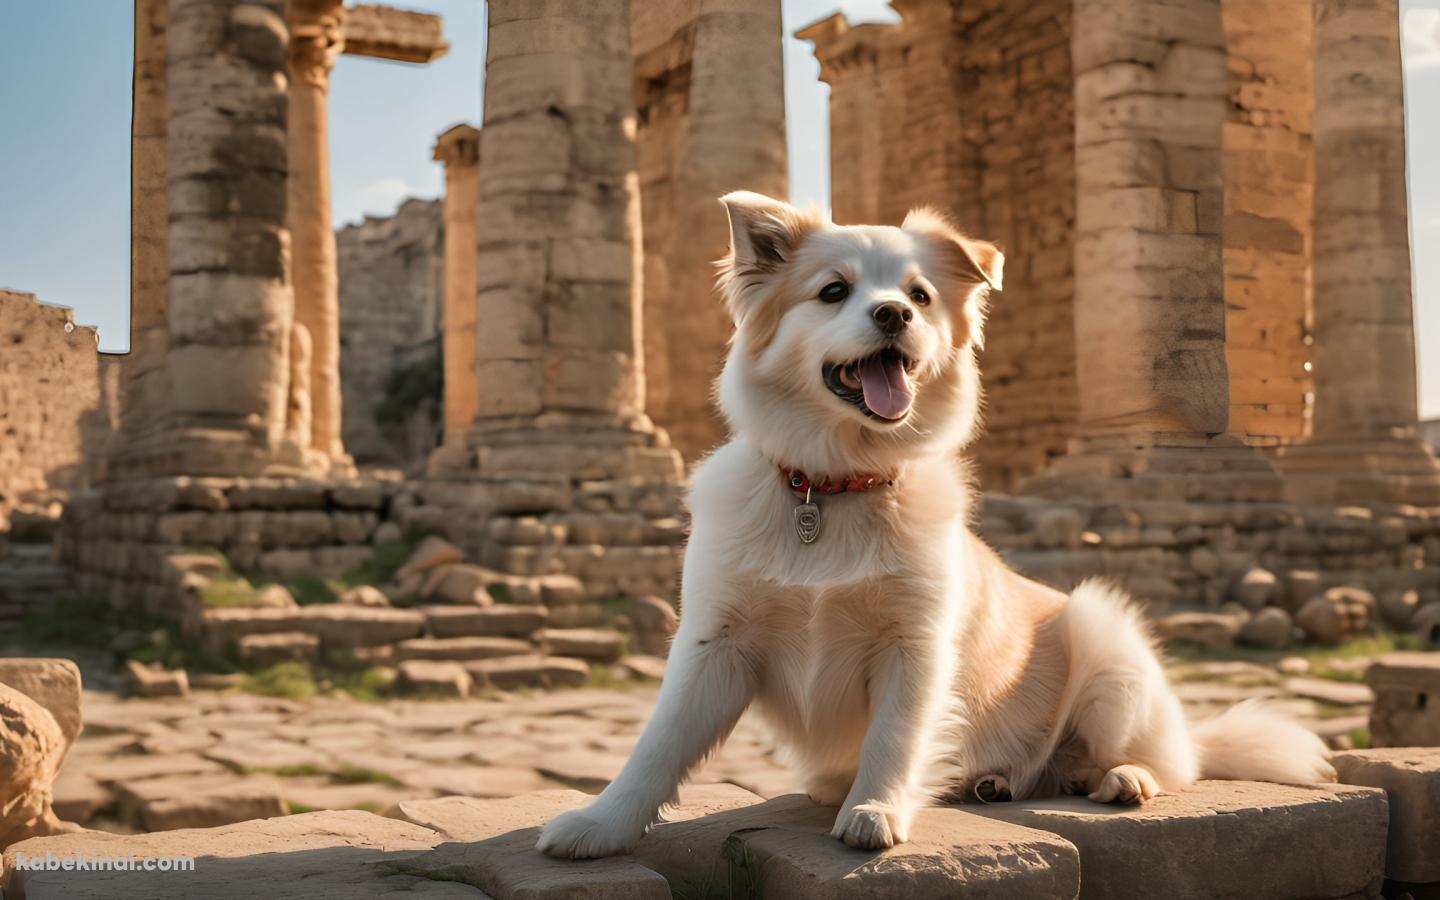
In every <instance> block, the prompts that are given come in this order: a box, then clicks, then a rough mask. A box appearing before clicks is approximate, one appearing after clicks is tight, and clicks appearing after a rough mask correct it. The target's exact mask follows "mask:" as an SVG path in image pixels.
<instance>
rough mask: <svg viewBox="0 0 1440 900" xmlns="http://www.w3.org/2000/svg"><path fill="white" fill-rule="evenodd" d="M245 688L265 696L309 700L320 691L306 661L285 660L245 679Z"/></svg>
mask: <svg viewBox="0 0 1440 900" xmlns="http://www.w3.org/2000/svg"><path fill="white" fill-rule="evenodd" d="M243 688H244V690H246V691H249V692H250V693H252V694H260V695H262V696H265V697H281V698H284V699H286V700H299V701H304V700H309V699H310V698H311V697H314V696H315V694H316V693H318V692H319V687H318V686H317V685H316V684H315V677H314V676H313V675H311V674H310V669H309V667H307V666H306V665H305V664H304V663H299V662H283V663H277V664H276V665H273V666H270V667H269V668H266V669H261V670H260V671H258V672H255V673H253V674H251V676H250V677H249V678H248V679H246V680H245V684H244V686H243Z"/></svg>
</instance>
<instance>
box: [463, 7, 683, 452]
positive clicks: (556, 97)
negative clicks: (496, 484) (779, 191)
mask: <svg viewBox="0 0 1440 900" xmlns="http://www.w3.org/2000/svg"><path fill="white" fill-rule="evenodd" d="M565 9H568V7H566V8H565ZM577 9H578V8H577ZM630 72H631V60H630V39H629V2H628V0H596V2H594V3H591V4H588V5H587V6H586V7H585V9H584V11H583V15H582V14H581V12H579V11H576V12H570V13H567V12H565V11H564V9H560V8H557V7H553V6H551V5H548V4H540V5H539V6H536V5H535V4H533V3H530V2H528V0H495V2H492V3H491V4H490V40H489V61H488V64H487V68H486V78H485V125H484V127H483V128H482V129H481V131H480V142H481V150H480V156H481V158H482V159H484V160H485V165H484V166H483V167H482V168H481V170H480V178H479V183H480V203H479V219H478V222H477V229H476V231H477V240H478V247H477V256H476V288H477V304H476V317H477V328H476V340H475V345H476V347H475V350H476V377H477V378H478V380H479V383H480V384H483V385H484V386H485V390H483V391H482V392H480V398H479V408H478V411H477V420H476V425H475V429H474V433H473V435H472V438H471V439H472V442H473V443H475V444H476V445H477V446H478V447H479V456H478V457H477V459H478V464H479V468H480V470H481V473H482V475H489V474H495V475H497V476H499V475H502V474H503V473H507V472H517V473H518V472H538V471H547V472H551V473H554V474H565V475H566V476H567V477H576V478H584V477H621V476H625V475H627V474H634V475H639V474H644V472H650V473H654V472H657V471H661V470H670V469H673V467H674V465H675V457H674V454H673V452H671V451H668V450H665V451H663V452H659V453H658V454H649V453H648V452H646V451H645V450H644V448H645V447H653V446H654V445H655V444H656V443H657V441H660V442H662V443H663V441H661V440H660V439H661V438H662V435H659V434H656V433H655V431H654V430H653V426H651V424H650V422H649V419H648V418H646V417H645V415H644V402H645V387H644V384H645V381H644V371H643V364H642V360H641V352H640V347H641V345H642V344H641V319H640V315H641V312H640V291H641V283H640V197H639V191H638V177H637V174H636V169H635V159H636V157H635V107H634V95H633V91H632V86H631V80H630V79H631V74H630ZM627 448H628V449H627ZM622 451H623V452H622ZM642 458H645V459H647V460H648V461H642ZM647 467H648V468H647ZM656 467H658V469H657V468H656Z"/></svg>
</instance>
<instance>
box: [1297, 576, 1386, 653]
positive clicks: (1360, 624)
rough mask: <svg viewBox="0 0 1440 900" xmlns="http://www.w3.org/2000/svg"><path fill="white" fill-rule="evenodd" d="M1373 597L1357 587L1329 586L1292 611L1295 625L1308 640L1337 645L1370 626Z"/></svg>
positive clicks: (1373, 603) (1373, 606) (1373, 605)
mask: <svg viewBox="0 0 1440 900" xmlns="http://www.w3.org/2000/svg"><path fill="white" fill-rule="evenodd" d="M1374 608H1375V597H1374V596H1373V595H1372V594H1371V593H1370V592H1369V591H1365V590H1360V589H1358V588H1345V587H1336V588H1331V589H1330V590H1328V591H1326V592H1325V593H1324V594H1322V595H1321V596H1319V597H1316V598H1315V599H1313V600H1311V601H1310V602H1308V603H1306V604H1305V605H1304V606H1303V607H1301V608H1300V611H1299V612H1297V613H1296V614H1295V624H1296V625H1299V626H1300V627H1301V628H1302V629H1304V631H1305V634H1306V635H1307V636H1309V637H1310V639H1311V640H1314V641H1318V642H1320V643H1322V644H1339V643H1343V642H1344V641H1346V640H1348V639H1350V638H1351V637H1354V636H1356V635H1359V634H1362V633H1364V632H1365V631H1366V630H1367V629H1368V628H1369V627H1370V613H1371V610H1373V609H1374Z"/></svg>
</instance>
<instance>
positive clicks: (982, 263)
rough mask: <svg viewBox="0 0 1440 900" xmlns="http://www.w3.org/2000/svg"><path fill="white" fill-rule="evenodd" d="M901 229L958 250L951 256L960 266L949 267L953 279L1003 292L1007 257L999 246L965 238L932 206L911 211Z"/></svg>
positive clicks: (966, 236)
mask: <svg viewBox="0 0 1440 900" xmlns="http://www.w3.org/2000/svg"><path fill="white" fill-rule="evenodd" d="M900 227H901V228H903V229H905V230H906V231H916V232H920V233H922V234H925V235H927V236H928V237H931V238H933V239H937V240H939V241H940V242H941V243H942V244H943V245H945V246H946V247H947V248H953V250H957V251H959V252H958V253H957V252H952V253H950V254H948V256H949V257H950V258H951V259H952V260H953V261H955V262H956V263H958V264H957V265H953V266H951V267H950V269H951V271H950V272H949V274H950V275H951V276H953V277H955V278H958V279H961V280H969V281H973V282H974V283H976V284H984V285H987V286H988V287H989V288H990V290H992V291H998V290H1000V284H1001V279H1002V276H1003V274H1004V270H1005V254H1003V253H1001V252H1000V248H999V247H997V246H995V245H994V244H992V243H990V242H988V241H980V240H976V239H975V238H972V237H970V236H968V235H966V234H965V233H964V232H962V231H960V229H958V228H956V227H955V226H954V225H952V224H950V221H949V220H948V219H946V218H945V217H944V216H943V215H941V214H940V213H938V212H936V211H935V210H933V209H930V208H929V207H920V208H919V209H912V210H910V214H909V215H907V216H906V217H905V222H904V224H902V225H901V226H900Z"/></svg>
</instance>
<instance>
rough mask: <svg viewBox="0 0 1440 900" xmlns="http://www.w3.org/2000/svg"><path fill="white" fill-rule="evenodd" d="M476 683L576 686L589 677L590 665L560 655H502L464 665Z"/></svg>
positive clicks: (506, 687)
mask: <svg viewBox="0 0 1440 900" xmlns="http://www.w3.org/2000/svg"><path fill="white" fill-rule="evenodd" d="M466 669H467V670H468V671H469V672H470V676H471V677H472V678H474V679H475V683H476V684H477V685H480V686H483V687H490V688H496V689H499V690H512V689H514V688H526V687H529V688H535V687H539V688H558V687H580V686H581V685H583V684H584V683H585V682H586V681H588V680H589V679H590V667H589V666H588V665H586V664H585V663H583V662H581V661H580V660H578V659H567V658H565V657H561V656H543V655H540V654H533V655H530V656H505V657H500V658H498V659H486V660H480V661H478V662H472V663H469V664H467V665H466Z"/></svg>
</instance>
